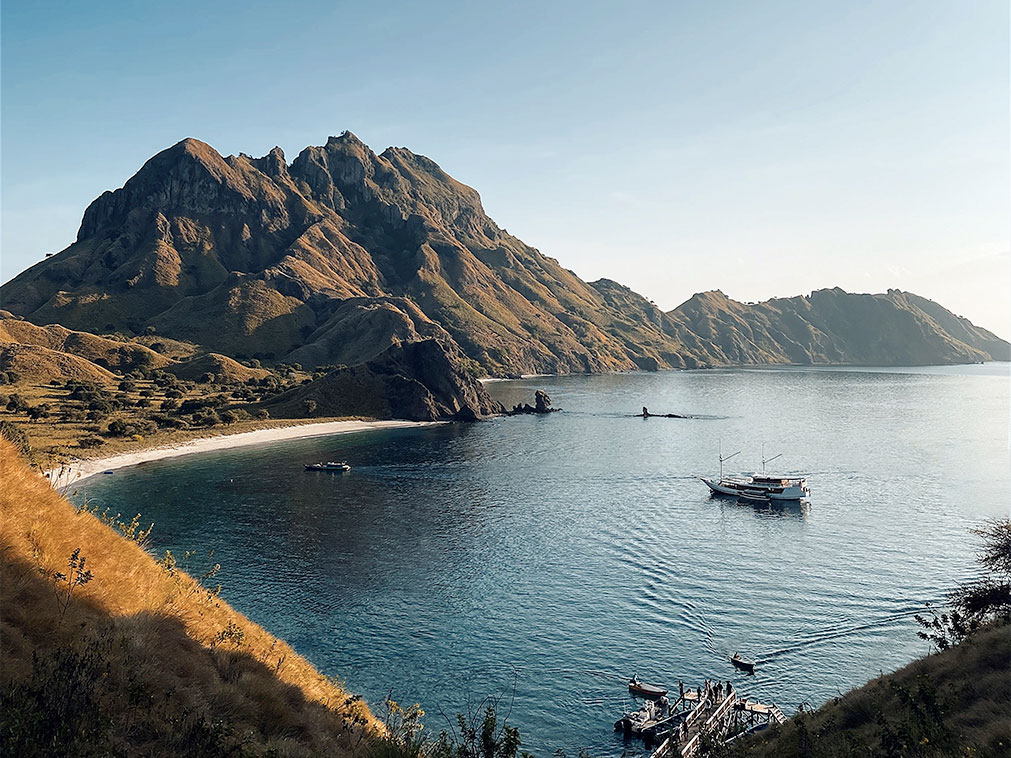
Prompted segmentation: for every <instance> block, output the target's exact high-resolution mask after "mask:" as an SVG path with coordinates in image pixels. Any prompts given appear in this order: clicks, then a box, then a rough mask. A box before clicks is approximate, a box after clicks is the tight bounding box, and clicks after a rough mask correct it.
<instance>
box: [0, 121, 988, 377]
mask: <svg viewBox="0 0 1011 758" xmlns="http://www.w3.org/2000/svg"><path fill="white" fill-rule="evenodd" d="M0 295H2V297H3V302H4V307H5V308H7V309H8V310H11V311H13V312H14V313H17V314H18V315H20V316H23V317H24V318H26V319H29V320H30V321H33V322H35V323H53V322H55V323H60V324H64V325H65V326H69V327H71V328H75V329H82V330H91V331H110V330H113V329H119V330H127V331H133V332H134V333H137V332H140V331H142V330H144V329H145V328H146V327H153V328H154V329H155V331H156V332H157V333H158V334H159V335H164V336H165V337H168V338H173V339H179V340H185V341H187V342H192V343H195V344H197V345H199V346H200V347H201V348H202V349H203V350H204V351H214V352H218V353H222V354H225V355H230V356H234V357H250V356H251V357H255V358H261V359H266V360H278V361H280V360H285V361H288V362H299V363H302V364H303V365H307V366H316V365H326V364H360V363H363V362H365V361H368V360H371V359H372V358H375V357H376V356H378V355H379V354H381V353H382V352H383V351H385V350H386V349H388V348H389V347H391V346H394V345H398V344H402V343H406V342H413V341H417V340H424V339H430V338H435V339H439V340H440V341H442V342H444V343H447V344H449V343H456V345H458V346H459V347H460V349H461V350H462V351H463V353H464V354H465V355H466V356H467V357H468V358H469V359H471V360H473V361H475V362H476V363H477V365H478V366H480V367H481V369H482V370H483V371H484V372H486V373H490V374H507V373H517V372H519V373H536V372H560V373H565V372H600V371H615V370H626V369H635V368H645V369H658V368H684V367H695V366H700V365H725V364H734V363H765V362H773V363H781V362H878V363H908V362H917V363H923V362H934V363H945V362H956V361H972V360H984V359H985V358H986V357H987V356H988V355H995V354H1001V355H1002V354H1003V352H1002V351H1006V350H1007V343H1006V342H1003V341H1001V340H998V339H997V338H996V337H994V336H993V335H990V334H989V333H985V330H979V329H977V328H976V327H974V326H972V325H971V324H970V323H969V322H967V321H965V320H963V319H959V318H958V317H956V316H954V315H953V314H950V313H948V312H947V311H944V309H942V308H940V306H937V305H936V304H933V303H930V302H929V301H925V300H923V299H922V298H917V297H916V296H912V295H907V294H904V293H898V294H894V295H893V294H892V293H889V295H887V296H873V298H872V299H870V300H860V299H858V298H857V296H851V297H850V299H849V300H846V301H845V302H844V301H843V300H842V299H839V298H836V299H835V300H832V298H830V297H822V296H819V297H816V295H818V293H814V294H813V295H812V297H811V298H800V299H797V298H794V299H789V300H774V301H769V303H765V304H762V305H761V306H744V305H742V304H739V303H733V301H729V300H726V299H725V298H723V300H722V301H718V300H719V299H718V298H712V297H702V300H701V301H698V302H693V301H694V300H695V299H694V298H693V301H689V302H688V303H686V304H685V305H684V306H681V308H679V309H677V310H676V311H673V312H671V313H669V314H664V313H662V312H661V311H660V310H659V309H657V308H656V306H654V305H653V304H652V303H650V302H648V301H646V300H645V299H644V298H642V297H641V296H639V295H637V294H636V293H634V292H632V291H631V290H629V289H628V288H625V287H622V286H621V285H619V284H617V283H615V282H611V281H609V280H600V281H598V282H594V283H593V284H588V283H586V282H584V281H583V280H581V279H580V278H579V277H578V276H576V275H575V274H574V273H572V272H571V271H568V270H566V269H564V268H562V267H561V266H560V265H559V264H558V262H557V261H555V260H553V259H551V258H548V257H546V256H544V255H542V254H541V253H540V252H539V251H537V250H536V249H534V248H532V247H530V246H528V245H526V244H525V243H523V242H522V241H521V240H519V239H517V238H516V237H513V236H512V235H510V234H508V232H506V231H505V230H503V229H501V228H499V227H498V226H497V225H496V224H495V222H494V221H492V220H491V219H490V218H489V217H488V216H487V215H486V214H485V212H484V209H483V207H482V205H481V199H480V196H479V195H478V193H477V192H476V191H475V190H473V189H472V188H470V187H467V186H466V185H463V184H461V183H460V182H458V181H456V180H455V179H453V178H452V177H451V176H449V175H448V174H446V173H445V172H444V171H443V170H442V169H441V168H439V166H438V165H436V164H435V163H434V162H433V161H431V160H430V159H428V158H426V157H424V156H421V155H417V154H415V153H412V152H411V151H410V150H407V149H405V148H389V149H387V150H386V151H384V152H383V153H381V154H378V155H377V154H376V153H374V152H373V151H372V150H370V149H369V148H368V147H367V146H366V145H365V144H363V143H362V142H361V141H360V140H358V139H357V138H356V137H355V136H354V135H353V134H351V133H349V132H345V133H344V134H342V135H341V136H340V137H331V138H330V139H328V140H327V142H326V144H324V145H322V146H312V147H307V148H306V149H304V150H303V151H302V152H301V153H300V154H299V155H298V156H297V157H296V158H295V160H294V161H292V162H291V163H290V164H289V163H287V161H286V159H285V157H284V155H283V153H282V152H281V150H280V149H278V148H275V149H274V150H272V151H271V152H270V153H268V154H267V155H266V156H263V157H262V158H252V157H250V156H247V155H239V156H228V157H223V156H221V155H219V154H218V153H217V152H216V151H215V150H214V149H213V148H211V147H210V146H208V145H206V144H204V143H202V142H200V141H198V140H195V139H186V140H183V141H182V142H180V143H178V144H177V145H175V146H173V147H171V148H169V149H167V150H165V151H163V152H161V153H159V154H158V155H156V156H154V157H153V158H151V159H150V160H149V161H148V162H147V163H145V164H144V166H142V167H141V169H140V170H139V171H138V172H137V174H136V175H134V176H133V177H132V178H131V179H130V180H129V181H127V182H126V184H125V185H124V186H123V187H122V188H120V189H118V190H116V191H114V192H106V193H104V194H103V195H102V196H100V197H99V198H98V199H96V200H95V201H94V202H93V203H92V204H91V205H90V206H89V207H88V209H87V211H86V212H85V214H84V219H83V221H82V223H81V228H80V231H79V233H78V238H77V241H76V242H75V243H74V244H72V245H71V246H70V247H68V248H67V249H66V250H64V251H62V252H61V253H59V254H57V255H55V256H52V257H50V258H47V259H45V260H44V261H41V262H40V263H38V264H36V265H35V266H33V267H32V268H30V269H28V270H27V271H25V272H23V273H22V274H21V275H19V276H18V277H16V278H15V279H14V280H12V281H11V282H9V283H7V284H6V285H4V286H3V288H0ZM866 297H868V298H870V297H871V296H866ZM819 298H820V299H819ZM816 300H818V302H815V301H816ZM794 301H796V302H794ZM823 301H824V302H823ZM840 308H841V309H843V310H838V309H840ZM833 309H836V310H833ZM907 343H908V344H907Z"/></svg>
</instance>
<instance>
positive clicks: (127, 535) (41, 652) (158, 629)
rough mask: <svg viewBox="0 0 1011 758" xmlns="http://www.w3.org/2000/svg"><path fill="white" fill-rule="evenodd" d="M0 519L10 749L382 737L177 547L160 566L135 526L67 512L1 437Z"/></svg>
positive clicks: (267, 746)
mask: <svg viewBox="0 0 1011 758" xmlns="http://www.w3.org/2000/svg"><path fill="white" fill-rule="evenodd" d="M0 515H2V518H0V545H2V548H3V549H2V550H0V574H2V582H0V598H2V604H3V609H4V613H3V616H2V618H0V630H2V638H0V642H2V662H3V665H2V667H0V685H2V696H0V697H2V702H0V714H2V725H0V749H2V751H3V752H4V754H6V755H19V756H34V755H46V756H62V755H124V756H175V755H207V756H212V755H214V756H217V755H229V754H240V753H241V754H242V755H250V756H267V755H273V756H315V755H334V756H349V755H359V754H364V753H366V752H368V750H369V747H370V744H372V741H373V739H374V738H375V736H376V735H379V734H380V733H381V730H382V727H381V725H379V724H378V722H376V720H375V719H374V718H373V717H372V715H371V713H370V712H369V710H368V708H367V707H366V706H365V705H364V704H363V703H362V702H361V700H360V699H358V698H357V697H354V696H352V695H349V694H348V693H347V692H346V691H344V690H343V689H342V688H341V687H340V686H338V684H337V683H336V681H335V680H333V679H329V678H327V677H324V676H323V675H322V674H320V673H319V672H318V671H316V670H315V669H314V668H313V667H312V665H311V664H309V662H308V661H306V660H305V659H304V658H302V657H300V656H299V655H298V654H297V653H295V652H294V651H293V650H292V649H291V648H290V647H289V646H288V645H287V644H285V643H284V642H283V641H281V640H278V639H277V638H275V637H273V636H272V635H271V634H270V633H269V632H267V631H266V630H264V629H262V628H261V627H259V626H258V625H256V624H255V623H253V622H251V621H250V620H249V619H247V618H245V617H243V616H242V615H241V614H239V613H237V612H236V611H235V610H233V609H232V608H231V607H229V606H228V604H227V603H225V602H224V601H223V600H222V599H221V598H220V597H219V596H218V593H217V591H216V590H215V589H212V588H209V587H207V586H204V585H202V584H201V583H200V582H199V581H197V580H196V579H194V578H192V577H191V576H189V575H187V574H186V573H184V572H183V571H182V570H181V566H178V565H177V564H176V562H175V560H174V559H173V558H172V556H170V555H168V554H166V558H165V560H162V561H159V562H156V561H155V560H154V559H153V558H152V557H151V556H150V555H149V554H148V553H147V552H146V551H145V550H144V549H143V548H142V546H141V544H140V543H142V542H143V537H144V535H143V532H142V530H141V528H139V527H138V524H137V523H136V521H135V522H134V523H133V524H127V523H122V522H118V520H116V519H112V520H111V521H112V525H110V524H109V523H103V522H102V520H100V519H99V518H96V517H95V515H93V514H91V513H88V512H78V511H76V510H75V509H74V507H73V506H72V505H71V504H70V503H68V502H67V501H66V500H64V499H63V498H62V497H61V496H60V495H59V494H58V493H57V492H56V491H55V490H53V489H52V488H51V487H50V485H49V482H48V481H47V480H45V479H43V478H42V477H41V476H39V475H38V474H37V473H35V472H33V471H31V470H29V468H28V467H27V466H26V465H25V463H24V462H23V461H22V460H21V459H20V458H19V456H18V455H17V453H16V452H15V450H14V448H13V446H12V445H11V444H10V443H9V442H7V441H6V440H3V439H0ZM107 521H109V520H107ZM204 568H206V567H201V569H200V570H201V571H203V570H204ZM212 571H213V569H212V570H211V572H207V573H208V574H210V573H212ZM204 584H207V580H206V578H205V579H204Z"/></svg>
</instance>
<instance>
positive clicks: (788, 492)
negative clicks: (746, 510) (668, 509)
mask: <svg viewBox="0 0 1011 758" xmlns="http://www.w3.org/2000/svg"><path fill="white" fill-rule="evenodd" d="M699 478H700V479H701V480H702V481H703V482H705V484H706V486H707V487H709V489H710V490H712V491H713V493H714V494H716V495H724V496H726V497H739V498H745V499H746V500H802V499H804V498H805V497H807V496H809V495H810V494H811V490H810V489H808V487H807V484H801V485H791V486H789V487H781V488H777V489H771V488H764V487H754V486H749V483H747V482H733V481H727V480H716V479H710V478H709V477H705V476H701V477H699Z"/></svg>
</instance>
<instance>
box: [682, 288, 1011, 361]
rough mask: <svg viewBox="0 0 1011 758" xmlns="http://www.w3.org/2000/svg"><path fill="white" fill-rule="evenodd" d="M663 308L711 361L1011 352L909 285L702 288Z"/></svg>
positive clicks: (977, 356)
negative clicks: (799, 291)
mask: <svg viewBox="0 0 1011 758" xmlns="http://www.w3.org/2000/svg"><path fill="white" fill-rule="evenodd" d="M667 316H668V317H669V318H670V319H671V320H673V321H675V322H677V323H679V324H681V325H682V327H683V329H684V330H686V331H687V332H690V333H691V334H694V335H696V336H697V337H698V339H699V340H700V343H699V345H698V346H697V348H696V349H698V350H702V351H704V354H705V357H706V360H707V362H708V363H710V364H711V365H727V364H731V365H741V364H776V363H799V364H858V365H876V366H888V365H895V366H910V365H925V364H940V363H974V362H977V361H984V360H1004V361H1006V360H1011V345H1009V344H1008V343H1007V342H1005V341H1003V340H1001V339H1000V338H998V337H997V336H995V335H994V334H992V333H990V332H988V331H987V330H986V329H981V328H980V327H977V326H974V325H973V324H972V323H971V322H969V321H968V320H967V319H964V318H960V317H958V316H956V315H955V314H953V313H951V312H950V311H947V310H945V309H944V308H942V307H941V306H940V305H938V304H937V303H935V302H933V301H931V300H927V299H926V298H922V297H919V296H918V295H913V294H910V293H907V292H901V291H899V290H889V291H888V292H887V293H885V294H879V295H865V294H852V293H849V292H846V291H844V290H842V289H839V288H838V287H836V288H834V289H825V290H817V291H815V292H812V293H811V295H810V296H808V297H792V298H781V299H773V300H768V301H766V302H763V303H757V304H754V305H745V304H743V303H739V302H737V301H735V300H731V299H730V298H728V297H727V296H726V295H724V294H723V293H722V292H720V291H719V290H715V291H712V292H703V293H700V294H697V295H695V296H693V297H692V298H691V299H690V300H688V301H687V302H685V303H684V304H682V305H680V306H678V307H677V308H676V309H675V310H673V311H671V312H670V313H668V314H667Z"/></svg>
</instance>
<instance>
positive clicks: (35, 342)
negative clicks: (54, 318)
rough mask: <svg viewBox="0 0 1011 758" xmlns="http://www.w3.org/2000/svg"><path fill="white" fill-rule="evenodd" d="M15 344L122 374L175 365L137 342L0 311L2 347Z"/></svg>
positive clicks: (0, 340)
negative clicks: (39, 322) (64, 355)
mask: <svg viewBox="0 0 1011 758" xmlns="http://www.w3.org/2000/svg"><path fill="white" fill-rule="evenodd" d="M12 344H16V345H31V346H34V347H38V348H44V349H45V350H46V351H50V352H55V353H65V354H68V355H72V356H77V357H78V358H81V359H83V360H84V361H87V362H89V363H93V364H95V365H96V366H98V367H100V368H103V369H107V370H109V371H115V372H119V373H126V372H129V371H132V370H134V369H136V368H144V369H154V368H162V367H163V366H166V365H168V364H169V363H170V362H171V361H170V360H169V359H168V358H166V357H165V356H163V355H160V354H159V353H157V352H155V351H154V350H151V349H150V348H148V347H145V346H143V345H138V344H136V343H134V342H120V341H117V340H113V339H108V338H106V337H99V336H98V335H95V334H89V333H88V332H82V331H74V330H71V329H67V328H66V327H63V326H60V325H59V324H49V325H48V326H37V325H36V324H33V323H31V322H30V321H24V320H22V319H18V318H16V317H15V316H14V315H13V314H11V313H9V312H7V311H0V345H12ZM49 378H56V377H49ZM68 378H78V377H68Z"/></svg>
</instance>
